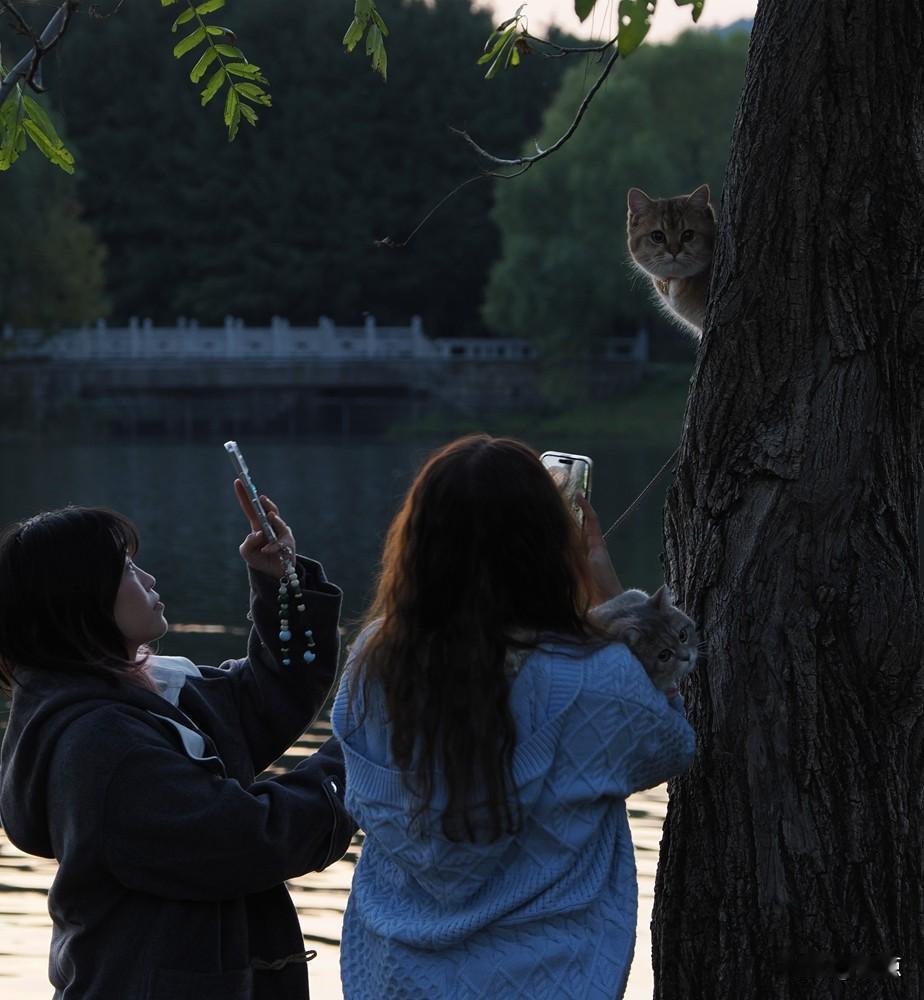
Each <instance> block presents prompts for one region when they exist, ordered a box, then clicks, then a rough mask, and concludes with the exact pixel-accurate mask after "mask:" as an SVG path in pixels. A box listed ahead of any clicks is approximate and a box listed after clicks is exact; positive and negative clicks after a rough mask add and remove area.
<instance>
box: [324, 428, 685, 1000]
mask: <svg viewBox="0 0 924 1000" xmlns="http://www.w3.org/2000/svg"><path fill="white" fill-rule="evenodd" d="M584 510H585V524H586V528H585V531H584V535H583V537H582V534H581V530H580V529H579V527H578V525H577V523H576V521H575V519H574V518H573V517H572V516H571V514H570V512H569V509H568V507H567V506H566V503H565V501H564V500H563V498H562V496H561V494H560V493H559V492H558V490H557V489H556V487H555V485H554V483H553V480H552V478H551V476H550V475H549V473H548V472H547V471H546V469H545V468H544V467H543V466H542V464H541V463H540V461H539V458H538V457H537V455H536V454H535V453H534V452H533V451H532V450H531V449H530V448H528V447H527V446H526V445H524V444H522V443H520V442H518V441H514V440H509V439H503V438H491V437H488V436H486V435H475V436H471V437H466V438H462V439H460V440H458V441H455V442H453V443H452V444H450V445H448V446H446V447H445V448H443V449H442V450H441V451H439V452H437V453H436V454H435V455H433V456H432V457H431V458H430V459H429V460H428V461H427V462H426V463H425V464H424V466H423V468H422V469H421V471H420V472H419V474H418V475H417V477H416V479H415V480H414V483H413V485H412V486H411V488H410V490H409V492H408V494H407V496H406V498H405V500H404V503H403V506H402V507H401V509H400V511H399V512H398V514H397V516H396V517H395V519H394V521H393V523H392V525H391V527H390V529H389V532H388V536H387V539H386V542H385V550H384V556H383V559H382V567H381V573H380V577H379V580H378V587H377V590H376V594H375V598H374V601H373V603H372V606H371V609H370V610H369V612H368V615H367V618H366V622H365V626H366V627H365V628H364V629H363V631H362V632H361V634H360V636H359V637H358V639H357V641H356V642H355V644H354V645H353V648H352V650H351V652H350V656H349V659H348V663H347V668H346V671H345V673H344V677H343V680H342V682H341V686H340V690H339V692H338V695H337V699H336V702H335V705H334V711H333V726H334V733H335V735H337V736H338V737H339V738H340V740H341V742H342V745H343V749H344V756H345V759H346V769H347V798H346V803H347V808H348V809H349V810H350V812H351V813H352V815H353V816H354V817H355V818H356V820H357V822H358V823H359V824H360V826H361V827H362V828H363V829H364V830H365V834H366V838H365V842H364V846H363V852H362V855H361V857H360V860H359V864H358V866H357V868H356V872H355V875H354V879H353V888H352V891H351V894H350V899H349V903H348V906H347V911H346V915H345V918H344V928H343V940H342V944H341V973H342V979H343V986H344V995H345V997H346V998H347V1000H367V998H369V1000H371V998H374V997H383V996H387V997H394V998H396V1000H397V998H420V1000H424V998H428V1000H429V998H435V997H451V998H454V1000H461V998H472V1000H475V998H479V1000H483V998H485V997H498V998H501V997H512V996H518V997H528V998H529V1000H544V998H548V1000H561V998H563V997H580V998H585V997H608V998H613V997H621V996H622V995H623V992H624V989H625V983H626V978H627V976H628V971H629V965H630V963H631V959H632V952H633V948H634V943H635V921H636V909H637V895H636V894H637V889H636V878H635V862H634V857H633V853H632V841H631V837H630V834H629V828H628V821H627V816H626V805H625V799H626V796H627V795H629V794H631V793H632V792H635V791H638V790H640V789H643V788H649V787H651V786H653V785H656V784H658V783H660V782H661V781H664V780H665V779H666V778H667V777H668V776H670V775H674V774H677V773H679V772H681V771H683V770H685V769H686V768H687V767H688V765H689V763H690V761H691V759H692V754H693V747H694V737H693V732H692V730H691V729H690V727H689V725H688V724H687V722H686V720H685V719H684V716H683V703H682V700H681V698H680V697H679V696H676V697H675V698H674V699H673V700H672V702H669V701H668V699H667V698H666V697H665V696H664V695H663V694H662V693H661V692H660V691H658V690H657V689H656V688H655V687H654V685H653V684H652V682H651V681H650V680H649V679H648V675H647V674H646V672H645V669H644V667H643V666H642V665H641V663H639V661H638V660H636V659H635V657H633V656H632V654H631V653H630V652H629V650H628V649H627V648H626V647H625V646H624V645H622V644H619V643H613V642H612V641H609V640H608V638H607V636H606V635H605V634H603V633H601V632H600V631H599V630H598V629H596V628H595V627H594V625H593V624H592V623H591V622H590V621H589V620H588V611H589V610H590V607H591V604H595V603H599V602H602V601H603V600H605V599H607V598H609V597H611V596H613V595H614V594H616V593H619V592H620V591H621V589H622V588H621V586H620V584H619V581H618V579H617V577H616V574H615V572H614V571H613V568H612V564H611V563H610V561H609V557H608V556H607V555H606V549H605V547H604V544H603V539H602V537H601V535H600V527H599V522H598V521H597V519H596V515H595V514H594V513H593V510H592V509H591V508H590V506H589V505H584Z"/></svg>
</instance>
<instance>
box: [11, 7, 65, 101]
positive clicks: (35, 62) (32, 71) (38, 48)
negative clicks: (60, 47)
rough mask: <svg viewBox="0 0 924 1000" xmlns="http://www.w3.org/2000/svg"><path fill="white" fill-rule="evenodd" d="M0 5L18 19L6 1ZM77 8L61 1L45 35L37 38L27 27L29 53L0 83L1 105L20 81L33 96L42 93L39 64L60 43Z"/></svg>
mask: <svg viewBox="0 0 924 1000" xmlns="http://www.w3.org/2000/svg"><path fill="white" fill-rule="evenodd" d="M0 5H2V7H3V9H4V10H6V11H7V12H8V13H10V14H14V15H15V16H19V17H20V19H21V15H19V12H18V11H17V10H16V9H15V7H13V5H12V4H11V3H10V2H9V0H0ZM78 6H79V3H78V0H64V3H62V4H61V6H60V7H59V8H58V9H57V10H56V11H55V13H54V15H53V16H52V18H51V20H50V21H49V22H48V24H46V25H45V29H44V31H43V32H42V33H41V35H39V37H38V38H36V37H35V35H34V34H33V33H32V30H31V29H30V28H28V25H27V26H26V27H27V30H28V33H29V35H30V37H31V38H32V51H31V52H30V53H29V54H28V55H25V56H23V57H22V59H20V60H19V62H18V63H16V65H15V66H14V67H13V68H12V69H11V70H10V71H9V73H7V75H6V76H5V77H4V78H3V80H2V82H0V104H2V103H3V102H4V101H5V100H6V99H7V97H8V96H9V95H10V94H11V93H12V91H13V88H14V87H15V86H16V84H17V83H19V82H20V81H22V82H24V83H26V84H27V85H28V86H30V87H31V88H32V89H33V90H34V91H36V93H41V92H42V91H43V89H44V88H43V87H42V83H41V79H42V78H41V61H42V59H43V58H44V56H45V55H47V54H48V53H49V52H50V51H51V50H52V49H53V48H54V47H55V46H56V45H57V44H58V42H59V41H61V39H62V38H63V37H64V33H65V32H66V31H67V28H68V25H69V24H70V21H71V15H72V14H73V13H74V11H76V10H77V8H78Z"/></svg>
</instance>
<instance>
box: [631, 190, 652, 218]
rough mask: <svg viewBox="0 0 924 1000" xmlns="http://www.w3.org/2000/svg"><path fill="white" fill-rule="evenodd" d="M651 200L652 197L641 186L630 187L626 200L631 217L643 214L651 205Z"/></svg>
mask: <svg viewBox="0 0 924 1000" xmlns="http://www.w3.org/2000/svg"><path fill="white" fill-rule="evenodd" d="M651 201H652V199H651V198H649V197H648V195H647V194H645V192H644V191H643V190H642V189H641V188H629V194H628V195H627V197H626V202H627V204H628V206H629V216H630V218H634V217H635V216H638V215H641V214H642V212H644V211H645V210H646V209H647V208H648V207H649V206H650V205H651Z"/></svg>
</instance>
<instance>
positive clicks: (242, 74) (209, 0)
mask: <svg viewBox="0 0 924 1000" xmlns="http://www.w3.org/2000/svg"><path fill="white" fill-rule="evenodd" d="M160 2H161V6H163V7H172V6H173V5H174V4H176V3H178V2H180V0H160ZM185 3H186V9H185V10H184V11H182V12H181V13H180V14H179V16H178V17H177V18H176V20H175V21H174V22H173V26H172V27H171V29H170V30H171V31H173V32H174V33H175V32H177V31H178V30H179V29H180V27H182V26H183V25H184V24H189V23H191V22H195V24H196V27H195V28H194V29H193V30H192V31H191V32H190V33H189V34H188V35H186V37H185V38H183V39H182V40H181V41H179V42H177V44H176V45H175V46H174V48H173V55H174V58H176V59H182V58H183V56H185V55H186V54H187V53H188V52H192V51H193V50H194V49H197V48H199V47H200V46H201V45H202V44H203V42H204V43H206V48H205V50H204V51H203V52H202V53H201V55H200V56H199V58H198V60H197V61H196V63H195V65H194V66H193V68H192V69H191V70H190V73H189V79H190V80H191V81H192V82H193V83H200V82H201V81H202V79H203V77H204V76H205V74H206V73H207V72H209V71H211V75H210V76H209V78H208V81H207V82H206V85H205V89H204V90H203V91H202V106H203V107H205V105H206V104H208V103H209V101H211V100H212V98H213V97H215V95H216V94H217V93H218V92H219V91H220V90H221V88H222V87H223V86H224V85H225V84H226V83H227V84H228V90H227V92H226V95H225V111H224V121H225V125H226V126H227V127H228V141H229V142H233V141H234V139H235V137H236V136H237V133H238V129H239V127H240V123H241V118H243V119H244V121H246V122H248V123H249V124H251V125H256V124H257V120H258V115H257V112H256V111H255V109H254V107H253V105H255V104H256V105H262V106H264V107H271V106H272V103H273V101H272V98H271V96H270V95H269V94H268V93H267V91H266V90H265V89H264V87H263V86H261V84H268V82H269V81H268V80H267V79H266V77H265V76H263V73H262V72H261V70H260V67H259V66H256V65H254V64H253V63H251V62H248V61H247V59H246V58H245V56H244V53H243V52H242V51H241V50H240V49H239V48H238V46H237V44H236V43H237V36H236V35H235V33H234V32H233V31H232V30H231V29H230V28H226V27H224V26H222V25H218V24H206V22H205V20H204V18H205V15H207V14H213V13H214V12H215V11H219V10H221V9H222V8H223V7H224V6H225V0H203V2H202V3H198V4H196V3H193V0H185ZM216 64H217V66H216Z"/></svg>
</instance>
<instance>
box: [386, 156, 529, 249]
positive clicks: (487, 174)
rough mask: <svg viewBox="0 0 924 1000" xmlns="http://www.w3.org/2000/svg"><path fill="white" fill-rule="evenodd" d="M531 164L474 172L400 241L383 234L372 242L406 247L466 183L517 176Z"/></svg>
mask: <svg viewBox="0 0 924 1000" xmlns="http://www.w3.org/2000/svg"><path fill="white" fill-rule="evenodd" d="M531 166H532V164H531V163H528V164H527V165H526V166H525V167H523V168H521V169H520V170H516V171H514V172H513V173H512V174H501V173H498V172H497V171H494V170H483V171H482V172H481V173H480V174H475V176H474V177H469V178H468V180H464V181H462V183H461V184H459V185H458V186H457V187H454V188H453V189H452V190H451V191H450V192H449V194H447V195H444V196H443V197H442V198H440V200H439V201H438V202H437V203H436V204H435V205H434V206H433V208H431V209H430V211H429V212H427V214H426V215H425V216H424V217H423V218H422V219H421V220H420V222H418V223H417V225H416V226H414V228H413V229H412V230H411V232H410V233H409V234H408V235H407V236H406V237H405V238H404V239H403V240H401V242H400V243H398V242H396V241H395V240H393V239H392V238H391V237H390V236H385V237H383V238H382V239H380V240H374V241H373V242H374V243H375V245H376V246H377V247H388V248H389V249H390V250H400V249H401V248H402V247H406V246H407V245H408V243H410V242H411V240H412V239H413V238H414V237H415V236H416V235H417V231H418V230H419V229H422V228H423V227H424V226H425V225H426V224H427V222H429V221H430V218H431V217H432V216H433V215H435V214H436V213H437V212H438V211H439V210H440V209H441V208H442V207H443V205H445V204H446V202H447V201H449V199H450V198H454V197H455V196H456V195H457V194H458V193H459V192H460V191H461V190H462V188H464V187H465V186H466V185H468V184H471V183H472V182H473V181H483V180H487V179H488V178H489V177H497V178H499V179H500V180H505V181H506V180H510V178H511V177H519V176H520V174H524V173H526V171H527V170H528V169H529V168H530V167H531Z"/></svg>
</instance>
